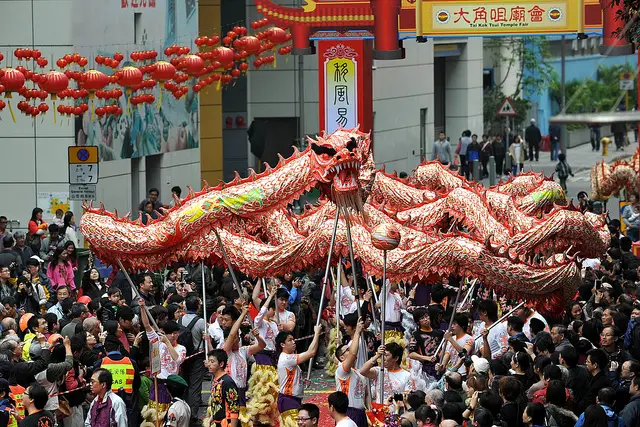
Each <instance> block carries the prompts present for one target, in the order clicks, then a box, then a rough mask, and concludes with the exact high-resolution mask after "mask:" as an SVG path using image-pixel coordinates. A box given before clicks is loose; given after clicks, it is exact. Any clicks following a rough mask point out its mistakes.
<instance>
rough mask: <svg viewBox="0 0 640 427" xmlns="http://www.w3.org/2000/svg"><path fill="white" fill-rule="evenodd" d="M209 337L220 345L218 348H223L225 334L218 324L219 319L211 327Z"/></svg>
mask: <svg viewBox="0 0 640 427" xmlns="http://www.w3.org/2000/svg"><path fill="white" fill-rule="evenodd" d="M209 336H211V338H213V341H214V342H216V343H218V344H217V347H216V348H222V346H223V345H224V332H223V331H222V327H220V324H219V323H218V319H216V321H215V322H213V323H212V324H210V325H209Z"/></svg>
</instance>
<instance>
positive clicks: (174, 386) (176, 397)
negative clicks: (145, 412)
mask: <svg viewBox="0 0 640 427" xmlns="http://www.w3.org/2000/svg"><path fill="white" fill-rule="evenodd" d="M166 385H167V391H168V392H169V394H170V395H171V406H169V409H168V410H167V415H165V417H164V426H165V427H188V426H189V422H190V419H191V408H190V407H189V405H187V403H186V402H185V401H184V400H182V399H180V396H183V395H184V393H185V392H186V391H187V389H188V388H189V385H188V384H187V382H186V381H185V380H184V378H182V377H181V376H179V375H174V374H171V375H169V376H168V377H167V382H166ZM198 391H200V390H198ZM132 425H134V424H132Z"/></svg>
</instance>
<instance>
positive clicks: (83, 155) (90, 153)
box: [69, 145, 98, 164]
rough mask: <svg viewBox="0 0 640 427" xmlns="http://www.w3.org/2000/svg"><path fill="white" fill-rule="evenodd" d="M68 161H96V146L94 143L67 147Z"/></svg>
mask: <svg viewBox="0 0 640 427" xmlns="http://www.w3.org/2000/svg"><path fill="white" fill-rule="evenodd" d="M69 163H77V164H84V163H98V147H97V146H95V145H91V146H86V147H76V146H71V147H69Z"/></svg>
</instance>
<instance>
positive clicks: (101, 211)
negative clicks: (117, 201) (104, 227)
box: [100, 202, 105, 214]
mask: <svg viewBox="0 0 640 427" xmlns="http://www.w3.org/2000/svg"><path fill="white" fill-rule="evenodd" d="M104 212H105V208H104V203H102V202H100V213H101V214H103V213H104Z"/></svg>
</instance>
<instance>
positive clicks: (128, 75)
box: [117, 67, 143, 88]
mask: <svg viewBox="0 0 640 427" xmlns="http://www.w3.org/2000/svg"><path fill="white" fill-rule="evenodd" d="M117 75H118V84H119V85H120V86H124V87H127V88H132V87H134V86H138V85H139V84H140V83H141V82H142V78H143V75H142V71H140V70H139V69H137V68H136V67H124V68H122V69H121V70H120V71H118V74H117Z"/></svg>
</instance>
